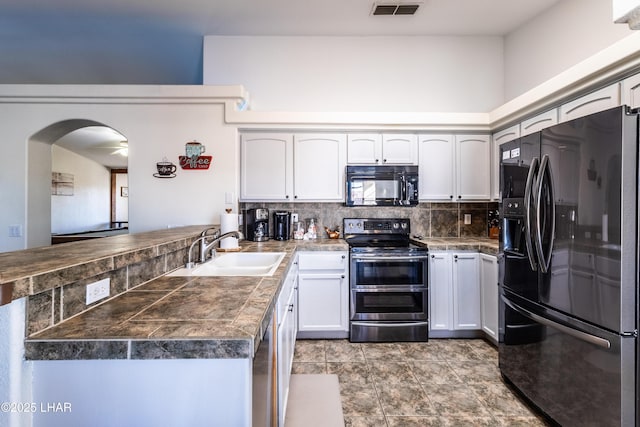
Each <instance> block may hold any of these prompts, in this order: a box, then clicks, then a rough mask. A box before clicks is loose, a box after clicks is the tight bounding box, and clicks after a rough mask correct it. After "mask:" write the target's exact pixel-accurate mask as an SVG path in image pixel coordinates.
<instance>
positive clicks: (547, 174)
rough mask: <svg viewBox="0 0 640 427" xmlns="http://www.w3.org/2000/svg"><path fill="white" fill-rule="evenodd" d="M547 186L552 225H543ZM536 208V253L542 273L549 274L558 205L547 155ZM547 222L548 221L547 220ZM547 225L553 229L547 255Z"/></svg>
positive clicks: (541, 172)
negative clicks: (543, 235)
mask: <svg viewBox="0 0 640 427" xmlns="http://www.w3.org/2000/svg"><path fill="white" fill-rule="evenodd" d="M545 184H546V186H547V188H548V191H549V207H550V209H551V224H546V222H545V223H544V224H541V223H540V222H541V215H540V207H541V205H542V203H543V202H544V201H543V200H542V189H543V188H544V187H545ZM534 199H535V207H536V252H537V254H538V262H539V264H540V271H541V272H542V273H547V272H548V271H549V266H550V265H551V253H552V252H553V240H554V239H555V228H556V203H555V195H554V188H553V175H552V172H551V163H550V162H549V156H548V155H547V154H545V155H544V156H543V157H542V163H541V165H540V173H539V174H538V188H537V190H536V194H535V197H534ZM545 221H546V219H545ZM547 225H548V226H550V227H551V233H550V238H549V248H548V250H547V251H546V253H545V250H544V247H543V244H542V230H545V229H546V228H547Z"/></svg>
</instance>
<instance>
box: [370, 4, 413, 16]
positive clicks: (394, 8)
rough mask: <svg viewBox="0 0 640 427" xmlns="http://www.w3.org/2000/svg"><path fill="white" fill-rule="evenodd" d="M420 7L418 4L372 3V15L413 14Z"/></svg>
mask: <svg viewBox="0 0 640 427" xmlns="http://www.w3.org/2000/svg"><path fill="white" fill-rule="evenodd" d="M418 7H420V5H419V4H405V3H401V4H390V3H386V4H376V3H374V4H373V11H372V12H371V14H372V15H413V14H415V13H416V11H417V10H418Z"/></svg>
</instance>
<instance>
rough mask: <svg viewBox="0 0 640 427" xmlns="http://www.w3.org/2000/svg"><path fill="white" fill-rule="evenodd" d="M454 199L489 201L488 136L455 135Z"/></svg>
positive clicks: (489, 145) (489, 155)
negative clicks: (455, 170) (455, 171)
mask: <svg viewBox="0 0 640 427" xmlns="http://www.w3.org/2000/svg"><path fill="white" fill-rule="evenodd" d="M455 140H456V166H457V174H456V177H457V179H456V184H457V185H456V187H457V190H458V191H457V192H456V197H457V199H458V200H489V198H490V196H491V194H490V193H491V174H490V157H491V143H490V141H489V135H456V138H455Z"/></svg>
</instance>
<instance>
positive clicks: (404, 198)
mask: <svg viewBox="0 0 640 427" xmlns="http://www.w3.org/2000/svg"><path fill="white" fill-rule="evenodd" d="M400 189H401V192H400V204H401V205H402V204H407V205H408V204H409V200H408V199H409V196H408V194H409V192H408V191H407V178H406V177H405V176H404V175H400Z"/></svg>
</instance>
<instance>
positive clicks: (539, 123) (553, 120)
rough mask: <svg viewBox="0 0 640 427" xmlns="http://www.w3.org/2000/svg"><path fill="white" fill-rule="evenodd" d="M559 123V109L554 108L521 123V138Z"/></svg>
mask: <svg viewBox="0 0 640 427" xmlns="http://www.w3.org/2000/svg"><path fill="white" fill-rule="evenodd" d="M557 123H558V109H557V108H554V109H552V110H549V111H545V112H544V113H540V114H538V115H536V116H534V117H531V118H529V119H527V120H524V121H523V122H521V123H520V136H527V135H529V134H532V133H535V132H538V131H540V130H542V129H545V128H548V127H549V126H553V125H555V124H557Z"/></svg>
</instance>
